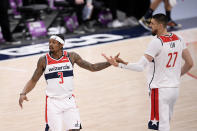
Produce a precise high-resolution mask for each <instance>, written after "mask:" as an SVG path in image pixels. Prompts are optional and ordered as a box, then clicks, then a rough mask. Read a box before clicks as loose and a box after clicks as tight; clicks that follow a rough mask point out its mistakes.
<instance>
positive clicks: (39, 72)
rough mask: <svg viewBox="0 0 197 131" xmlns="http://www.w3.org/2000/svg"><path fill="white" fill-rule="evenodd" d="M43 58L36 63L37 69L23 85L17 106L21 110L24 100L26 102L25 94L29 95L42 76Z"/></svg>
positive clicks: (43, 68) (44, 64)
mask: <svg viewBox="0 0 197 131" xmlns="http://www.w3.org/2000/svg"><path fill="white" fill-rule="evenodd" d="M45 66H46V63H45V57H44V56H43V57H40V59H39V60H38V63H37V68H36V70H35V72H34V74H33V76H32V78H31V79H30V80H29V81H28V82H27V84H26V85H25V87H24V89H23V91H22V93H20V98H19V105H20V106H21V108H22V103H23V101H24V100H26V101H28V99H27V97H26V94H27V93H29V92H30V91H31V90H32V89H33V88H34V87H35V85H36V83H37V81H38V80H39V79H40V77H41V75H42V74H43V72H44V70H45Z"/></svg>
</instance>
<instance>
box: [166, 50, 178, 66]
mask: <svg viewBox="0 0 197 131" xmlns="http://www.w3.org/2000/svg"><path fill="white" fill-rule="evenodd" d="M168 56H170V58H169V60H168V63H167V65H166V68H170V67H174V66H175V63H176V58H177V56H178V52H174V53H169V54H168ZM172 56H175V58H174V62H173V65H171V64H170V63H171V60H172Z"/></svg>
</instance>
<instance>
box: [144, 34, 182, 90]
mask: <svg viewBox="0 0 197 131" xmlns="http://www.w3.org/2000/svg"><path fill="white" fill-rule="evenodd" d="M185 48H186V45H185V43H184V42H183V41H182V40H181V39H180V38H179V37H178V36H177V35H175V34H173V33H171V34H170V35H165V36H164V35H163V36H160V37H158V38H156V40H153V41H152V43H150V46H149V47H148V49H147V51H146V52H145V54H148V55H151V56H152V57H153V58H154V60H153V62H151V63H150V65H149V72H148V83H149V88H162V87H179V84H180V75H181V66H182V64H181V62H182V51H183V49H185Z"/></svg>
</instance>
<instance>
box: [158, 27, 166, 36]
mask: <svg viewBox="0 0 197 131" xmlns="http://www.w3.org/2000/svg"><path fill="white" fill-rule="evenodd" d="M168 34H169V33H168V32H167V29H165V28H164V29H163V30H160V31H159V32H158V33H157V37H160V36H162V35H168Z"/></svg>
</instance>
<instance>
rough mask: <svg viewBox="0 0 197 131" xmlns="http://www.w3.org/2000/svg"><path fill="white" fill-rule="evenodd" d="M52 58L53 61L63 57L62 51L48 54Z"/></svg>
mask: <svg viewBox="0 0 197 131" xmlns="http://www.w3.org/2000/svg"><path fill="white" fill-rule="evenodd" d="M50 55H51V56H52V57H53V58H55V59H59V58H61V57H62V56H63V51H62V50H61V51H58V52H53V53H51V54H50Z"/></svg>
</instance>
